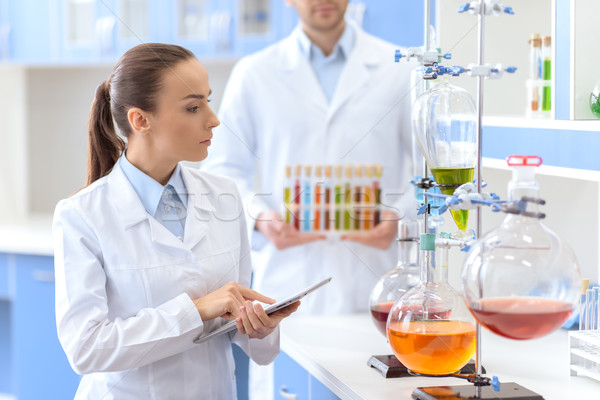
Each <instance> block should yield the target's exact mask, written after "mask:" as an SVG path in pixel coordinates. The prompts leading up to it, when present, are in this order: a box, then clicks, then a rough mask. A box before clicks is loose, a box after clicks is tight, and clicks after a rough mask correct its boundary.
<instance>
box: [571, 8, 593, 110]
mask: <svg viewBox="0 0 600 400" xmlns="http://www.w3.org/2000/svg"><path fill="white" fill-rule="evenodd" d="M572 5H573V8H574V14H575V15H574V19H573V20H574V26H573V28H574V36H575V39H574V47H575V49H574V56H575V57H574V58H575V66H574V68H575V87H574V88H572V89H573V90H574V91H575V93H574V97H575V99H574V106H575V110H574V111H575V115H574V117H575V119H597V118H596V116H594V114H593V113H592V111H591V110H590V106H589V97H590V93H591V92H592V89H593V88H594V85H595V84H596V83H597V82H600V71H599V70H598V64H600V52H599V51H598V31H597V29H598V28H597V25H598V18H600V2H599V1H598V0H577V1H574V0H573V2H572Z"/></svg>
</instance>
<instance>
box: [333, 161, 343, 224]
mask: <svg viewBox="0 0 600 400" xmlns="http://www.w3.org/2000/svg"><path fill="white" fill-rule="evenodd" d="M341 229H342V166H341V165H336V167H335V230H336V231H339V230H341Z"/></svg>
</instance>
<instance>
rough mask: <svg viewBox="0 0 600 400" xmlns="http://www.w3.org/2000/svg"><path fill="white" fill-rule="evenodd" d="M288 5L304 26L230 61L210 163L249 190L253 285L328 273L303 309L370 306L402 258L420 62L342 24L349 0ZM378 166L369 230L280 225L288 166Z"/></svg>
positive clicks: (279, 287) (291, 287)
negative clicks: (413, 87) (334, 231)
mask: <svg viewBox="0 0 600 400" xmlns="http://www.w3.org/2000/svg"><path fill="white" fill-rule="evenodd" d="M286 2H287V3H288V4H289V5H291V6H293V7H295V9H296V11H297V13H298V16H299V18H300V24H299V26H298V27H297V28H296V29H295V30H294V31H293V33H292V34H291V35H290V36H289V37H287V38H285V39H283V40H282V41H280V42H278V43H276V44H274V45H272V46H270V47H268V48H266V49H264V50H262V51H259V52H258V53H256V54H253V55H250V56H248V57H245V58H243V59H242V60H241V61H240V62H239V63H238V64H237V65H236V66H235V68H234V70H233V71H232V74H231V77H230V79H229V82H228V84H227V87H226V90H225V94H224V96H223V99H222V103H221V108H220V115H219V117H220V120H221V126H220V127H219V128H218V129H215V136H214V144H213V147H212V148H211V156H210V158H209V159H208V161H207V164H206V165H205V168H208V169H210V170H211V171H213V172H216V173H221V174H223V175H227V176H229V177H232V178H233V179H235V181H236V182H237V185H238V187H239V190H240V192H241V194H242V196H243V197H244V200H245V206H246V212H247V220H248V223H249V225H250V226H249V228H250V237H251V246H252V248H253V250H254V252H253V261H254V283H253V287H254V288H255V289H256V290H258V291H260V292H261V293H264V294H265V295H267V296H271V297H274V298H276V299H281V298H282V297H285V296H287V295H289V294H291V293H293V292H294V291H296V290H300V289H302V288H304V287H306V286H308V285H310V284H312V283H315V282H318V281H320V280H322V279H324V278H326V277H328V276H332V277H333V279H332V281H331V283H330V284H328V285H327V286H325V287H323V288H322V289H319V290H318V291H316V292H314V293H311V294H310V295H309V296H307V297H306V298H305V299H304V300H303V301H302V302H303V305H302V307H301V308H300V311H299V312H298V313H303V314H313V315H317V314H319V315H326V314H328V315H336V314H342V313H356V312H366V311H367V310H368V296H369V293H370V291H371V289H372V288H373V286H374V284H375V283H376V281H377V279H378V278H379V277H380V276H381V275H382V274H383V273H384V272H385V271H386V270H387V269H389V268H391V267H393V266H395V265H396V260H397V249H396V246H395V245H394V244H393V242H394V239H395V237H396V234H397V221H398V219H399V218H403V217H405V216H406V215H407V213H408V214H412V215H414V210H415V209H416V203H415V202H414V196H413V195H412V190H411V188H410V184H409V181H410V179H411V177H412V158H411V157H412V156H411V133H410V126H411V125H410V124H411V122H410V70H411V69H412V68H413V67H414V66H415V65H414V64H413V65H411V64H409V63H406V62H402V63H394V52H395V50H396V49H397V47H396V46H394V45H392V44H389V43H387V42H384V41H382V40H380V39H378V38H375V37H373V36H371V35H368V34H366V33H365V32H363V31H362V30H361V29H360V28H359V27H357V26H356V25H355V24H353V23H350V22H349V21H346V20H345V18H344V14H345V10H346V7H347V5H348V0H286ZM375 163H379V164H382V165H383V177H382V178H381V187H382V188H383V194H382V197H381V202H382V204H383V205H384V206H386V211H384V212H383V213H382V222H381V223H380V224H379V225H377V227H376V228H375V229H373V230H372V231H371V232H370V233H369V234H366V235H365V234H345V235H342V236H341V237H340V236H338V237H333V238H332V237H329V238H326V236H324V235H318V234H302V233H300V232H298V231H297V230H295V229H294V228H293V227H292V226H290V225H287V224H286V223H285V221H283V220H282V218H281V215H282V210H283V207H282V204H283V188H284V184H285V179H286V178H285V166H286V165H292V166H293V165H298V164H301V165H317V164H321V165H347V164H352V165H356V164H363V165H364V164H375ZM313 174H314V172H313ZM315 334H317V333H315ZM251 372H252V371H251ZM253 375H254V374H253ZM252 380H253V381H254V379H252ZM251 386H252V383H251ZM267 386H268V385H267ZM270 391H272V389H271V390H270ZM251 392H252V390H251ZM262 396H264V395H262ZM261 398H267V397H261Z"/></svg>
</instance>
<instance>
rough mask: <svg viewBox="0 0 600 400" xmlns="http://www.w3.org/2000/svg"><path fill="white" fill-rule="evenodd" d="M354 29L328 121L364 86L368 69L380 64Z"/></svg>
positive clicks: (368, 75) (358, 32)
mask: <svg viewBox="0 0 600 400" xmlns="http://www.w3.org/2000/svg"><path fill="white" fill-rule="evenodd" d="M349 23H350V22H349ZM354 29H355V32H356V44H355V46H354V49H353V50H352V52H351V53H350V55H349V57H348V60H347V62H346V65H345V66H344V69H343V70H342V74H341V75H340V78H339V80H338V83H337V85H336V88H335V92H334V94H333V98H332V99H331V106H330V107H329V112H328V119H329V118H331V117H333V115H334V114H335V113H336V112H337V111H338V110H339V109H340V108H341V107H342V106H343V105H344V103H345V102H346V101H347V100H348V99H349V98H350V97H351V96H352V95H353V94H354V93H355V92H356V91H358V90H360V89H361V88H362V87H364V86H366V84H367V83H368V81H369V77H370V76H371V70H370V69H372V68H373V67H377V66H378V65H379V64H380V63H381V60H380V57H379V56H378V55H377V53H376V52H374V51H373V49H372V48H370V47H369V46H368V45H367V44H366V43H365V33H364V32H363V31H362V30H361V29H360V28H358V27H357V26H354ZM393 56H394V55H393V54H391V55H390V62H393V60H394V59H393Z"/></svg>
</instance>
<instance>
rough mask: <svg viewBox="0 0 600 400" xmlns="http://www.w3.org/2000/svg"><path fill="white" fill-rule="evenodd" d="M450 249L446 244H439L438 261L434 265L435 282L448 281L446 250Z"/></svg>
mask: <svg viewBox="0 0 600 400" xmlns="http://www.w3.org/2000/svg"><path fill="white" fill-rule="evenodd" d="M449 250H450V248H449V247H447V246H440V247H439V250H438V255H439V259H438V263H437V267H436V277H435V279H436V282H438V283H444V282H448V251H449Z"/></svg>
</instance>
